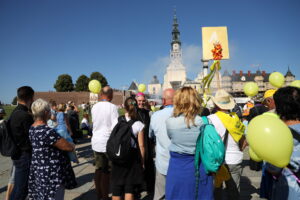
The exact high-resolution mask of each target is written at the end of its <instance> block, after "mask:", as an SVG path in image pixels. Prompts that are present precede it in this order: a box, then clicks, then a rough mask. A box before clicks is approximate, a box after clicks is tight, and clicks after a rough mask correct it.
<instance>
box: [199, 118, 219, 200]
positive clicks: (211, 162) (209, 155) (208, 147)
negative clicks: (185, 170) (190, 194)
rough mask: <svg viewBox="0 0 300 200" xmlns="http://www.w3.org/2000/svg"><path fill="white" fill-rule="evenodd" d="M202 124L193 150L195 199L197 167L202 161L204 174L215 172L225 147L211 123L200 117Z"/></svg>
mask: <svg viewBox="0 0 300 200" xmlns="http://www.w3.org/2000/svg"><path fill="white" fill-rule="evenodd" d="M202 121H203V125H202V126H201V127H200V134H199V136H198V138H197V143H196V152H195V163H194V165H195V177H196V199H197V195H198V184H199V167H200V161H201V162H202V164H203V166H204V169H205V172H206V174H209V173H215V172H217V171H218V170H219V168H220V166H221V165H222V164H223V162H224V158H225V147H224V143H223V141H222V139H221V137H220V136H219V134H218V133H217V131H216V129H215V127H214V125H213V124H210V123H209V122H208V119H207V117H202Z"/></svg>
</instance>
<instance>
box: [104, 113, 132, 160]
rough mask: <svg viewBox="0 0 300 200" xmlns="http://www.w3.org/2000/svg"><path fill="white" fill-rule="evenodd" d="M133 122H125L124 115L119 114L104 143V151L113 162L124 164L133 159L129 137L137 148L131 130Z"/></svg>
mask: <svg viewBox="0 0 300 200" xmlns="http://www.w3.org/2000/svg"><path fill="white" fill-rule="evenodd" d="M134 122H135V121H134V120H130V121H128V122H127V121H126V119H125V117H124V116H121V117H120V118H119V120H118V123H117V124H116V125H115V127H114V128H113V130H112V132H111V135H110V137H109V139H108V141H107V145H106V153H107V156H108V158H109V159H110V160H111V161H112V162H113V163H114V164H117V165H121V166H126V165H128V164H130V163H131V161H132V159H134V158H133V157H132V155H133V154H132V152H133V147H132V144H131V141H132V140H131V139H133V140H134V142H135V144H136V145H137V148H138V142H137V139H136V138H135V136H134V135H133V132H132V125H133V124H134Z"/></svg>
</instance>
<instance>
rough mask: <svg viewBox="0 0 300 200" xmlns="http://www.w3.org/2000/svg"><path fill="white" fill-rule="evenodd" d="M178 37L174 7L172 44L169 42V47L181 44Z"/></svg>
mask: <svg viewBox="0 0 300 200" xmlns="http://www.w3.org/2000/svg"><path fill="white" fill-rule="evenodd" d="M179 36H180V32H179V30H178V22H177V16H176V7H174V17H173V30H172V42H171V45H173V44H174V43H178V44H181V42H180V38H179Z"/></svg>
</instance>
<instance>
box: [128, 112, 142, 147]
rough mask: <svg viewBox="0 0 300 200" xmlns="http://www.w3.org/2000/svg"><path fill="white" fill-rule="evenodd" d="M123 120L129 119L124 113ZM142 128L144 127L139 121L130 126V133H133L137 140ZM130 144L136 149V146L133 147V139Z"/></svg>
mask: <svg viewBox="0 0 300 200" xmlns="http://www.w3.org/2000/svg"><path fill="white" fill-rule="evenodd" d="M125 118H126V121H129V120H130V117H129V116H128V114H127V113H125ZM144 127H145V125H144V124H143V123H142V122H141V121H136V122H134V123H133V124H132V133H133V135H134V136H135V137H136V138H137V136H138V134H139V133H140V132H141V131H142V130H143V128H144ZM131 144H132V146H133V147H135V148H136V145H135V142H134V140H133V139H132V140H131Z"/></svg>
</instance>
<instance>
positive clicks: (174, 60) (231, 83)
mask: <svg viewBox="0 0 300 200" xmlns="http://www.w3.org/2000/svg"><path fill="white" fill-rule="evenodd" d="M199 59H200V55H199ZM199 69H201V67H200V66H199ZM207 73H208V68H207V66H206V67H204V66H203V68H202V70H201V71H200V73H199V74H198V75H197V77H196V78H195V79H194V80H191V79H188V78H187V73H186V67H185V66H184V64H183V63H182V50H181V41H180V32H179V29H178V21H177V16H176V13H175V14H174V18H173V30H172V42H171V50H170V63H169V65H168V66H167V68H166V73H165V75H164V82H163V83H162V84H160V83H159V80H158V79H157V76H154V77H153V80H152V81H151V82H150V84H148V90H147V91H148V93H149V95H154V96H157V95H161V94H162V91H163V90H165V89H167V88H173V89H175V90H176V89H178V88H181V87H183V86H190V87H192V88H194V89H196V90H197V91H198V92H199V93H202V91H203V88H202V85H203V84H202V80H203V78H204V77H205V76H206V75H207ZM269 75H270V73H266V72H265V71H260V70H257V71H256V72H254V73H252V72H251V71H248V72H246V73H244V72H243V71H240V72H239V73H237V72H236V71H233V72H232V74H229V72H228V71H227V70H225V71H224V73H223V75H221V72H220V73H219V80H220V84H221V88H223V89H225V90H226V91H228V92H229V93H231V94H232V95H233V96H235V97H243V96H245V94H244V90H243V88H244V85H245V83H246V82H248V81H253V82H256V83H257V85H258V87H259V93H261V94H262V93H263V92H264V91H266V90H268V89H272V88H274V87H273V86H272V85H271V84H270V83H269ZM294 80H295V75H294V74H293V73H292V72H291V71H290V68H288V71H287V73H286V74H285V86H287V85H289V84H290V83H291V82H292V81H294ZM216 90H217V76H216V75H215V76H214V78H213V80H212V82H211V84H210V92H211V93H212V94H213V93H214V92H215V91H216Z"/></svg>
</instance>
